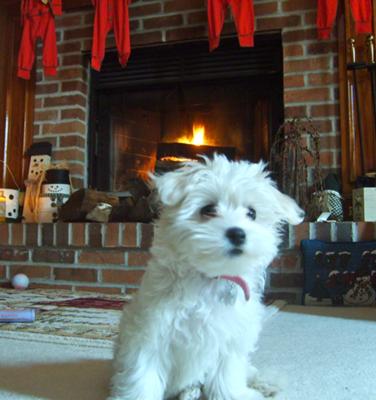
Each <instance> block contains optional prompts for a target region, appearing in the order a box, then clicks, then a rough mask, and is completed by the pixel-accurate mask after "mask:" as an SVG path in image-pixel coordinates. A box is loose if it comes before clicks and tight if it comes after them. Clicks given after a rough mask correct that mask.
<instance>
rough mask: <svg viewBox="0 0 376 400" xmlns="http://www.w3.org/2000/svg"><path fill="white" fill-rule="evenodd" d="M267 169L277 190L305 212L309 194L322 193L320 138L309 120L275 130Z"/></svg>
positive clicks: (290, 121) (288, 121) (292, 121)
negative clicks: (275, 183)
mask: <svg viewBox="0 0 376 400" xmlns="http://www.w3.org/2000/svg"><path fill="white" fill-rule="evenodd" d="M270 168H271V170H272V172H273V174H274V178H275V179H276V180H277V183H278V186H279V188H280V190H281V191H282V192H283V193H285V194H287V195H289V196H291V197H292V198H294V199H295V200H296V201H297V203H298V204H299V205H300V206H301V207H302V208H303V209H305V210H307V209H308V206H309V203H310V195H309V192H318V191H322V176H321V169H320V135H319V132H318V130H317V128H316V127H315V126H314V124H313V123H312V121H311V120H310V119H309V118H293V119H291V120H287V121H285V122H284V123H283V124H282V125H281V126H280V127H279V129H278V131H277V133H276V135H275V138H274V142H273V145H272V148H271V152H270ZM310 172H311V173H312V175H311V176H310V179H309V173H310ZM309 182H311V183H312V187H310V185H309Z"/></svg>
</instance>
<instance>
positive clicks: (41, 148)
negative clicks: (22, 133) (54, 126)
mask: <svg viewBox="0 0 376 400" xmlns="http://www.w3.org/2000/svg"><path fill="white" fill-rule="evenodd" d="M51 154H52V144H51V143H50V142H37V143H33V144H32V145H31V146H30V147H29V149H28V150H26V153H25V156H28V157H30V156H36V155H38V156H39V155H46V156H51Z"/></svg>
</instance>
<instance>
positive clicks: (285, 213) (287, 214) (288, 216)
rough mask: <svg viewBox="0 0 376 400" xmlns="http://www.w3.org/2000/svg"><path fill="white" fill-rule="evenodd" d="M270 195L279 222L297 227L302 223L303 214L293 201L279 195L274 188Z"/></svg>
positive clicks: (283, 195) (281, 194)
mask: <svg viewBox="0 0 376 400" xmlns="http://www.w3.org/2000/svg"><path fill="white" fill-rule="evenodd" d="M272 194H273V197H274V199H275V204H276V207H277V213H278V214H279V218H280V220H281V221H286V222H288V223H289V224H292V225H298V224H300V223H301V222H303V221H304V217H305V212H304V211H303V210H302V209H301V208H300V207H299V206H298V204H297V203H296V201H295V200H294V199H292V198H291V197H289V196H287V195H285V194H283V193H281V192H280V191H279V190H278V189H276V188H275V187H274V186H273V187H272Z"/></svg>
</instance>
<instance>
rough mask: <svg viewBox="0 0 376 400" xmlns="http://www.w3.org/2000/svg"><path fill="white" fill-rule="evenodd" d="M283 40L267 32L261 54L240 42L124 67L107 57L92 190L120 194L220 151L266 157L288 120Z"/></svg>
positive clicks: (135, 58)
mask: <svg viewBox="0 0 376 400" xmlns="http://www.w3.org/2000/svg"><path fill="white" fill-rule="evenodd" d="M281 43H282V42H281V34H280V32H267V33H261V34H257V35H256V38H255V47H254V48H239V46H238V42H237V38H236V37H229V38H227V39H223V41H222V42H221V47H220V48H219V49H217V50H216V51H214V52H212V53H209V52H208V49H207V42H206V41H193V42H183V43H175V44H168V45H162V46H152V47H144V48H138V49H135V50H134V53H133V55H132V58H131V60H130V62H129V65H128V66H127V68H125V69H121V68H120V67H119V65H118V62H117V58H116V57H117V56H116V52H113V51H109V52H108V53H107V54H106V58H105V60H104V63H103V67H102V71H101V73H100V74H98V73H95V72H93V73H92V79H91V101H90V136H89V137H90V142H89V153H90V154H89V155H90V157H89V184H90V186H91V187H94V188H97V189H99V190H106V191H119V192H121V191H123V190H124V188H125V187H126V185H127V182H128V181H129V179H133V178H142V179H143V178H145V177H146V176H147V173H148V172H149V171H154V170H155V169H157V172H158V166H159V167H160V166H161V162H165V161H168V163H170V164H171V163H172V164H173V163H174V162H179V161H184V160H192V159H197V156H198V155H207V156H211V155H212V154H213V153H215V152H216V153H222V154H225V155H226V156H227V157H228V158H231V159H240V158H241V159H247V160H250V161H258V160H259V159H261V158H262V159H267V158H268V154H269V147H270V143H271V141H272V137H273V133H275V132H276V131H277V128H278V126H279V125H280V123H281V122H282V121H283V109H284V106H283V76H282V68H283V67H282V65H283V63H282V44H281ZM162 169H163V168H162Z"/></svg>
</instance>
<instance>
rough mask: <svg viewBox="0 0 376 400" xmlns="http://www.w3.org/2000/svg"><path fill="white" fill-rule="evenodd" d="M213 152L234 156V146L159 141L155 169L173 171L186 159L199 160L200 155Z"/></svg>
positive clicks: (230, 157) (231, 158) (157, 170)
mask: <svg viewBox="0 0 376 400" xmlns="http://www.w3.org/2000/svg"><path fill="white" fill-rule="evenodd" d="M214 153H218V154H224V155H225V156H226V157H227V158H228V159H230V160H233V159H234V158H235V153H236V149H235V147H221V146H207V145H200V146H197V145H193V144H188V143H159V144H158V149H157V162H156V165H155V171H156V172H157V173H164V172H168V171H173V170H174V169H177V168H179V167H180V166H181V163H183V162H186V161H195V160H199V156H200V155H205V156H207V157H213V155H214Z"/></svg>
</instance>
